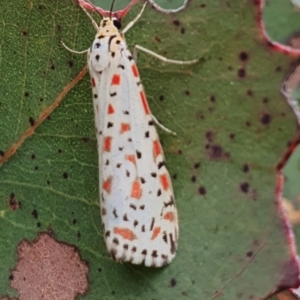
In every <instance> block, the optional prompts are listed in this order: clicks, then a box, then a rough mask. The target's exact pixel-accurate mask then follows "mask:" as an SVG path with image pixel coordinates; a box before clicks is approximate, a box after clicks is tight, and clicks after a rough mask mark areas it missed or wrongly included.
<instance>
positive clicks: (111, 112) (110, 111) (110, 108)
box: [107, 104, 115, 115]
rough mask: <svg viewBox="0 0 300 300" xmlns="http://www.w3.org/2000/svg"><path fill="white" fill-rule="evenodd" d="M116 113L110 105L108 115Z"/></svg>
mask: <svg viewBox="0 0 300 300" xmlns="http://www.w3.org/2000/svg"><path fill="white" fill-rule="evenodd" d="M114 112H115V110H114V108H113V106H112V105H111V104H108V107H107V113H108V114H109V115H111V114H113V113H114Z"/></svg>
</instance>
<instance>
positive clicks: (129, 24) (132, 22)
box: [122, 1, 147, 34]
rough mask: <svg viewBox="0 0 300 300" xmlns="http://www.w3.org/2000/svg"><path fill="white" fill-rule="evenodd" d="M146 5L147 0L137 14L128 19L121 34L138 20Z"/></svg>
mask: <svg viewBox="0 0 300 300" xmlns="http://www.w3.org/2000/svg"><path fill="white" fill-rule="evenodd" d="M146 5H147V1H145V3H144V5H143V7H142V9H141V11H140V12H139V14H138V15H137V16H136V17H135V18H134V19H133V20H132V21H130V22H129V23H128V24H127V25H126V27H125V28H124V29H123V30H122V34H125V33H126V32H127V31H128V30H129V29H130V28H131V27H132V26H133V25H134V24H135V23H136V22H137V21H138V19H139V18H140V17H141V16H142V14H143V12H144V10H145V8H146Z"/></svg>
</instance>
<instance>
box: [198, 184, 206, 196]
mask: <svg viewBox="0 0 300 300" xmlns="http://www.w3.org/2000/svg"><path fill="white" fill-rule="evenodd" d="M198 192H199V194H200V195H205V194H206V189H205V187H204V186H200V187H199V188H198Z"/></svg>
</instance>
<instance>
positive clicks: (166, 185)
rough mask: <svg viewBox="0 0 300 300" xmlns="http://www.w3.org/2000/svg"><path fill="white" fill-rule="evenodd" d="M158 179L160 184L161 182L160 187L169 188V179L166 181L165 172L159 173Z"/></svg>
mask: <svg viewBox="0 0 300 300" xmlns="http://www.w3.org/2000/svg"><path fill="white" fill-rule="evenodd" d="M159 180H160V184H161V186H162V188H163V189H164V190H167V189H168V188H169V181H168V178H167V175H166V174H163V175H160V176H159Z"/></svg>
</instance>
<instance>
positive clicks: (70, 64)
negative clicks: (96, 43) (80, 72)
mask: <svg viewBox="0 0 300 300" xmlns="http://www.w3.org/2000/svg"><path fill="white" fill-rule="evenodd" d="M68 65H69V67H70V68H72V67H73V60H69V61H68Z"/></svg>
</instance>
